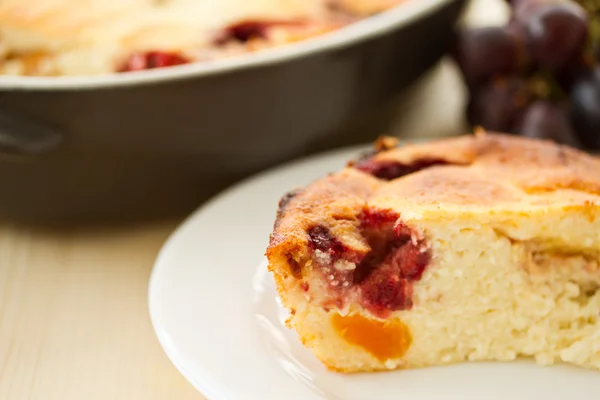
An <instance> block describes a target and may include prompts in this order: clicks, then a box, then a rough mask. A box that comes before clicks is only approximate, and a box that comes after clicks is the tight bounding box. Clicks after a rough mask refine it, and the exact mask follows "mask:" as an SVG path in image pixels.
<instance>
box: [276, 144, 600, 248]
mask: <svg viewBox="0 0 600 400" xmlns="http://www.w3.org/2000/svg"><path fill="white" fill-rule="evenodd" d="M386 142H387V143H386ZM376 147H378V152H377V153H376V154H374V155H372V156H369V157H365V158H363V159H362V160H357V161H353V162H350V163H349V164H348V166H346V167H345V168H343V169H342V170H341V171H339V172H336V173H333V174H330V175H329V176H327V177H325V178H322V179H320V180H317V181H315V182H314V183H312V184H311V185H309V186H307V187H306V188H303V189H298V190H295V191H293V192H291V193H289V194H288V195H286V196H285V197H284V198H283V199H282V201H281V203H280V207H279V211H278V214H277V218H276V222H275V226H274V230H273V233H272V235H271V239H270V245H269V248H268V251H267V255H269V254H272V253H273V252H275V251H277V252H280V251H283V252H298V251H300V252H302V250H301V249H302V248H303V247H306V244H307V241H308V235H307V233H306V232H307V229H309V228H310V227H311V226H314V225H315V224H316V223H319V224H322V225H325V226H327V227H328V228H329V229H331V230H332V234H334V235H335V236H336V237H340V238H344V240H349V241H352V242H353V243H349V246H351V247H352V246H356V247H358V248H360V247H361V241H360V234H359V232H358V231H357V230H356V229H355V225H356V224H355V223H354V222H353V220H354V219H355V218H356V215H357V213H358V212H360V210H361V209H363V208H364V207H365V206H370V207H372V206H374V207H377V208H379V209H393V210H396V211H397V212H399V213H400V214H401V215H402V218H403V219H419V218H441V219H443V218H444V217H445V214H446V213H447V212H449V211H452V212H453V213H454V214H456V213H461V214H472V215H473V214H476V215H477V218H482V222H483V221H484V219H485V218H503V217H501V216H502V215H503V214H506V215H508V216H507V217H506V218H509V217H510V215H516V214H520V215H523V214H531V215H534V214H535V215H538V216H541V215H543V214H544V213H545V212H547V211H548V209H557V210H558V209H562V210H581V211H582V212H584V213H585V212H586V210H587V211H589V215H590V218H593V213H592V210H593V209H596V208H598V207H600V159H599V158H597V157H595V156H592V155H590V154H587V153H585V152H583V151H580V150H577V149H573V148H570V147H567V146H564V145H559V144H556V143H554V142H551V141H544V140H537V139H528V138H523V137H516V136H512V135H507V134H500V133H481V134H476V135H465V136H459V137H453V138H448V139H441V140H436V141H432V142H428V143H424V144H409V145H405V146H396V144H395V143H393V141H391V140H390V139H386V140H384V141H380V142H379V143H378V144H377V145H376ZM390 174H392V176H390ZM394 174H395V175H397V176H393V175H394ZM374 175H379V176H380V177H377V176H374ZM390 178H393V179H390ZM545 234H546V235H547V236H548V239H553V238H554V236H556V235H559V234H560V232H545ZM583 234H584V233H583V232H582V235H583ZM599 236H600V235H598V234H596V235H594V237H592V238H590V237H587V238H586V241H587V242H589V241H590V240H593V242H594V243H596V242H598V243H600V237H599ZM354 239H356V241H354ZM579 239H580V238H575V237H573V238H570V239H569V240H568V241H569V242H571V243H566V244H565V246H567V247H577V246H578V244H577V241H578V240H579ZM582 245H583V244H582Z"/></svg>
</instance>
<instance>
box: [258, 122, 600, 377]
mask: <svg viewBox="0 0 600 400" xmlns="http://www.w3.org/2000/svg"><path fill="white" fill-rule="evenodd" d="M267 256H268V260H269V270H270V271H271V272H272V274H273V277H274V278H275V282H276V284H277V289H278V292H279V295H280V297H281V299H282V301H283V304H284V305H285V307H286V308H288V309H289V311H290V313H291V316H290V318H289V321H288V322H289V326H290V327H292V328H293V329H295V330H296V331H297V333H298V335H299V337H300V339H301V340H302V342H303V343H304V345H306V346H307V347H309V348H311V349H312V350H313V351H314V353H315V354H316V356H317V357H318V358H319V359H320V360H321V361H322V362H323V363H324V364H325V365H326V366H327V367H328V368H330V369H332V370H336V371H344V372H357V371H374V370H386V369H396V368H415V367H424V366H432V365H442V364H450V363H456V362H462V361H479V360H501V361H507V360H514V359H516V358H518V357H532V358H534V359H535V360H536V361H537V362H538V363H539V364H544V365H548V364H553V363H558V362H567V363H571V364H575V365H578V366H581V367H586V368H594V369H599V368H600V320H599V319H600V315H599V313H600V291H598V288H599V287H600V267H599V259H600V160H598V159H597V158H594V157H592V156H591V155H588V154H585V153H583V152H581V151H578V150H575V149H572V148H568V147H565V146H559V145H556V144H554V143H552V142H547V141H540V140H532V139H525V138H519V137H513V136H508V135H503V134H492V133H489V134H478V135H474V136H472V135H469V136H461V137H457V138H451V139H443V140H438V141H433V142H429V143H427V144H420V145H407V146H403V147H397V146H396V144H395V143H392V141H391V140H389V139H386V140H383V141H380V142H379V143H378V145H377V152H374V154H371V155H369V156H365V157H363V158H362V159H360V160H358V161H355V162H352V163H350V164H349V165H348V166H347V167H346V168H344V169H343V170H341V171H339V172H337V173H334V174H331V175H329V176H326V177H324V178H322V179H320V180H318V181H316V182H314V183H312V184H311V185H309V186H308V187H305V188H302V189H298V190H295V191H293V192H291V193H289V194H287V195H286V196H284V198H283V199H282V200H281V202H280V205H279V211H278V214H277V219H276V222H275V226H274V231H273V233H272V235H271V238H270V245H269V248H268V250H267Z"/></svg>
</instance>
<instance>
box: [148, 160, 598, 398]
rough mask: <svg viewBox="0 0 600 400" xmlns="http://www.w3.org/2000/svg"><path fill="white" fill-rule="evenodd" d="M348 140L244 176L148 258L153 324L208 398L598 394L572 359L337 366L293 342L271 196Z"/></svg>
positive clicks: (594, 375) (330, 163)
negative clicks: (271, 271)
mask: <svg viewBox="0 0 600 400" xmlns="http://www.w3.org/2000/svg"><path fill="white" fill-rule="evenodd" d="M358 151H359V149H358V148H355V149H350V150H341V151H337V152H333V153H328V154H326V155H323V156H318V157H314V158H311V159H308V160H304V161H300V162H295V163H293V164H290V165H287V166H284V167H282V168H279V169H276V170H274V171H271V172H268V173H265V174H262V175H260V176H258V177H255V178H252V179H250V180H248V181H246V182H244V183H242V184H239V185H237V186H235V187H233V188H231V189H229V190H227V191H226V192H224V193H223V194H221V195H220V196H218V197H217V198H215V199H214V200H212V201H211V202H209V203H208V204H206V205H205V206H204V207H202V208H201V209H200V210H198V211H197V212H196V213H195V214H193V215H192V216H191V217H190V218H189V219H188V220H187V221H186V222H185V223H184V224H183V225H182V226H181V227H180V228H179V229H178V230H177V231H176V232H175V233H174V234H173V236H172V237H171V238H170V239H169V241H168V242H167V243H166V245H165V246H164V248H163V250H162V251H161V252H160V254H159V257H158V259H157V261H156V265H155V268H154V272H153V274H152V278H151V281H150V292H149V296H150V314H151V317H152V322H153V324H154V328H155V330H156V333H157V335H158V338H159V340H160V342H161V344H162V346H163V347H164V349H165V351H166V352H167V354H168V356H169V357H170V358H171V360H172V362H173V363H174V364H175V366H176V367H177V368H178V369H179V371H180V372H181V373H182V374H183V375H184V376H185V377H186V378H187V379H188V380H189V381H190V382H191V383H192V384H193V385H194V386H195V387H196V388H197V389H198V390H199V391H200V392H202V393H203V394H204V396H205V397H207V398H208V399H209V400H317V399H330V400H374V399H377V400H388V399H406V400H434V399H435V400H442V399H443V400H446V399H461V400H467V399H469V400H470V399H474V400H475V399H476V400H487V399H490V400H495V399H502V400H507V399H510V400H517V399H518V400H521V399H523V400H537V399H540V400H541V399H543V400H565V399H568V400H579V399H581V400H584V399H585V400H590V399H600V373H599V372H592V371H585V370H581V369H577V368H573V367H567V366H558V367H538V366H536V365H535V364H533V363H532V362H528V361H518V362H512V363H466V364H461V365H455V366H450V367H439V368H427V369H421V370H410V371H393V372H386V373H377V374H362V375H341V374H335V373H332V372H328V371H327V370H326V369H325V368H324V367H323V366H322V365H321V364H320V363H319V362H318V361H317V360H316V359H315V358H314V357H313V356H312V353H311V352H310V351H309V350H307V349H305V348H303V347H302V345H301V344H300V342H299V341H298V339H297V337H296V335H295V334H294V332H291V331H289V330H288V329H286V328H285V327H284V326H283V320H284V319H285V317H286V314H285V312H284V311H283V310H282V308H281V307H280V305H279V303H278V301H277V296H276V294H275V288H274V284H273V282H272V280H271V278H270V276H269V275H268V274H267V273H266V267H265V263H264V257H263V254H264V251H265V249H266V246H267V243H268V235H269V233H270V231H271V228H272V224H273V220H274V217H275V212H276V209H277V203H278V200H279V198H280V197H281V195H282V194H284V193H285V192H286V191H288V190H289V189H292V188H294V187H296V186H300V185H305V184H307V183H309V182H310V181H312V180H313V179H316V178H318V177H320V176H323V175H324V174H326V173H328V172H331V171H335V170H337V169H339V168H340V167H342V166H343V165H344V163H345V162H346V160H348V159H349V158H351V157H354V156H355V155H356V154H358ZM590 351H592V349H590Z"/></svg>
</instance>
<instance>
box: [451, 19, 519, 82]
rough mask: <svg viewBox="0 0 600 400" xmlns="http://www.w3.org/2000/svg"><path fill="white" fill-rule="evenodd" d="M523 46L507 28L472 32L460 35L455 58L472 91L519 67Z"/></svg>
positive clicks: (481, 29)
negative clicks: (521, 47) (520, 47)
mask: <svg viewBox="0 0 600 400" xmlns="http://www.w3.org/2000/svg"><path fill="white" fill-rule="evenodd" d="M519 52H520V51H519V43H518V41H517V39H516V37H515V35H513V33H512V32H510V31H509V30H508V29H506V28H503V27H496V26H493V27H483V28H468V29H464V30H461V31H460V32H459V33H458V35H457V45H456V49H455V53H454V58H455V60H456V62H457V64H458V66H459V68H460V70H461V72H462V74H463V76H464V79H465V82H466V83H467V85H468V86H469V87H471V88H473V87H477V86H480V85H482V84H484V83H486V82H487V81H488V80H490V79H491V78H493V77H494V76H499V75H506V74H510V73H513V72H516V70H517V69H518V67H519Z"/></svg>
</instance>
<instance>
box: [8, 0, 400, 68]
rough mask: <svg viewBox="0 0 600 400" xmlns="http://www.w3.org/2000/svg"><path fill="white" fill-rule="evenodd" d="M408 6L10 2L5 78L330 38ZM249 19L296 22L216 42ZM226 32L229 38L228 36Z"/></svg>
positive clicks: (308, 1) (361, 0)
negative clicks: (131, 57)
mask: <svg viewBox="0 0 600 400" xmlns="http://www.w3.org/2000/svg"><path fill="white" fill-rule="evenodd" d="M399 2H400V0H248V1H240V0H86V1H77V0H4V1H3V2H0V38H1V46H2V49H1V50H2V51H1V53H2V54H1V55H2V56H3V57H4V59H5V60H4V63H3V65H2V68H1V69H0V72H1V73H4V74H20V75H80V74H99V73H112V72H117V70H119V63H122V62H123V59H124V58H125V57H126V56H127V55H128V54H130V53H133V52H140V51H162V52H178V53H179V52H181V53H183V54H184V55H185V57H186V60H189V61H201V60H210V59H214V58H219V57H225V56H229V55H232V54H239V53H243V52H248V51H253V50H258V49H261V48H264V47H270V46H276V45H280V44H284V43H289V42H291V41H296V40H300V39H303V38H307V37H311V36H315V35H318V34H322V33H323V32H326V31H328V30H332V29H336V28H338V27H341V26H343V25H345V24H347V23H351V22H353V21H355V20H357V19H359V18H362V17H365V16H368V15H370V14H373V13H376V12H379V11H383V10H385V9H387V8H390V7H392V6H394V5H396V4H398V3H399ZM243 21H265V22H268V23H269V22H274V21H277V22H282V21H288V22H289V21H295V22H298V24H288V25H285V24H284V25H282V26H277V27H274V28H273V29H271V30H269V34H268V35H266V34H265V36H268V37H263V38H261V39H262V40H253V41H252V43H251V44H249V43H245V42H244V43H235V44H236V45H229V46H223V44H222V43H221V44H219V45H217V43H216V42H215V40H216V39H215V38H217V37H218V36H219V34H220V32H221V31H222V30H224V29H226V28H227V27H228V26H230V25H232V24H236V23H239V22H243ZM221 33H222V32H221Z"/></svg>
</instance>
